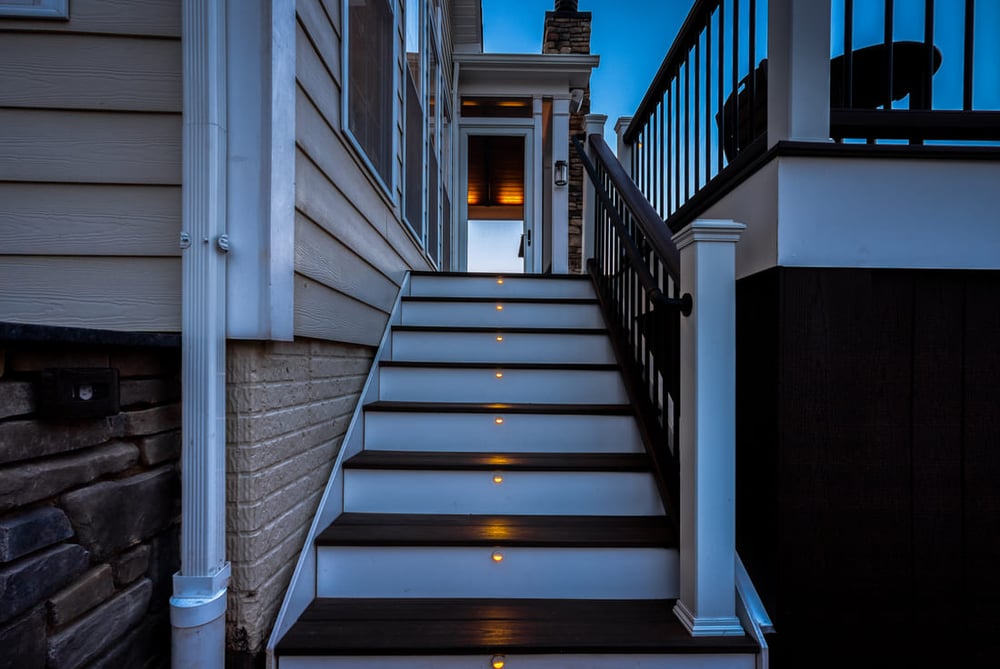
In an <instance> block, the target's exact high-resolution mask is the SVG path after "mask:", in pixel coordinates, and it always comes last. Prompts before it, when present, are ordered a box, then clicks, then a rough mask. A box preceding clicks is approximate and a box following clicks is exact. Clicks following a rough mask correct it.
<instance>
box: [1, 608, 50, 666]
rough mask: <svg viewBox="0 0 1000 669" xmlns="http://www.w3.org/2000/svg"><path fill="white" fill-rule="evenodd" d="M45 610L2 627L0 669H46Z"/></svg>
mask: <svg viewBox="0 0 1000 669" xmlns="http://www.w3.org/2000/svg"><path fill="white" fill-rule="evenodd" d="M44 667H45V608H44V607H41V606H39V607H37V608H35V609H32V610H31V612H30V613H28V614H27V615H25V616H22V617H21V618H18V619H17V620H15V621H14V622H12V623H10V624H9V625H7V626H6V627H0V669H44Z"/></svg>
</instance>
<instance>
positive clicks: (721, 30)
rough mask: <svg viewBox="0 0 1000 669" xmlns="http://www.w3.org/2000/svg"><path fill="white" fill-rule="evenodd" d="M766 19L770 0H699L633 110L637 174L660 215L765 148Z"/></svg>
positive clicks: (630, 134) (630, 132)
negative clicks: (644, 93) (762, 109)
mask: <svg viewBox="0 0 1000 669" xmlns="http://www.w3.org/2000/svg"><path fill="white" fill-rule="evenodd" d="M766 19H767V2H766V0H760V1H759V2H758V1H757V0H702V1H700V2H696V3H695V5H694V8H693V9H692V10H691V12H690V13H689V14H688V17H687V19H686V20H685V22H684V25H683V26H682V27H681V30H680V32H679V33H678V35H677V38H676V39H675V40H674V43H673V45H672V46H671V47H670V50H669V52H668V53H667V56H666V58H665V59H664V60H663V63H662V64H661V65H660V69H659V71H658V72H657V73H656V77H655V78H654V79H653V82H652V83H651V84H650V86H649V89H648V90H647V91H646V95H645V96H644V97H643V100H642V103H641V104H640V105H639V109H638V110H637V111H636V113H635V114H634V115H633V117H632V121H631V123H630V124H629V126H628V129H627V130H626V131H625V136H624V139H625V142H626V144H628V145H629V146H630V149H631V163H630V169H631V172H632V177H633V179H634V180H635V182H636V184H638V186H639V187H640V189H641V190H642V192H643V193H644V194H645V196H646V198H647V199H648V200H649V202H650V203H651V204H652V205H653V207H654V209H655V210H656V211H657V213H658V214H659V216H660V219H661V220H665V219H669V218H670V217H671V216H673V215H674V214H675V213H676V212H677V211H678V210H680V209H681V208H682V207H683V206H684V205H685V204H686V203H687V202H688V201H689V200H690V199H691V198H692V197H693V196H694V195H695V194H696V193H697V192H698V191H700V190H701V189H702V188H704V187H705V186H706V185H707V184H708V183H710V182H711V181H713V180H714V179H715V178H716V177H718V176H719V175H720V174H721V173H723V172H725V171H727V169H729V168H731V167H733V166H734V164H735V163H739V162H744V161H746V160H748V159H749V158H751V157H752V156H755V155H760V154H761V153H763V151H764V149H765V148H766V137H765V135H766V131H767V116H766V114H765V113H761V105H760V104H759V102H760V99H761V98H763V97H764V96H763V94H764V93H765V90H766V89H765V86H766V78H765V79H762V78H761V77H762V75H766V71H764V70H761V68H759V67H757V64H758V63H759V62H760V61H761V60H763V59H765V58H766V56H767V35H766V25H767V20H766ZM764 99H766V98H764Z"/></svg>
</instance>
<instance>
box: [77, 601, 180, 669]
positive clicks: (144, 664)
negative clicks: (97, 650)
mask: <svg viewBox="0 0 1000 669" xmlns="http://www.w3.org/2000/svg"><path fill="white" fill-rule="evenodd" d="M168 666H170V617H169V616H168V615H167V614H166V613H163V614H162V615H158V616H147V617H146V619H145V620H143V621H142V622H141V623H139V626H138V627H136V628H135V629H134V630H132V631H131V632H129V633H128V634H126V635H125V636H124V637H122V638H121V639H120V640H119V641H117V642H115V643H114V644H112V646H111V650H109V651H108V652H106V653H105V654H104V655H102V656H101V657H99V658H97V659H96V660H94V661H93V662H92V663H90V664H89V665H87V669H122V668H123V667H128V669H159V668H160V667H168Z"/></svg>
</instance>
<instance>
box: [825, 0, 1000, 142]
mask: <svg viewBox="0 0 1000 669" xmlns="http://www.w3.org/2000/svg"><path fill="white" fill-rule="evenodd" d="M977 4H979V5H980V6H981V7H980V12H979V13H978V16H981V17H982V18H981V20H980V24H981V25H980V26H979V28H980V29H979V31H978V33H979V36H980V39H979V40H978V41H977V39H976V36H977V11H976V9H977ZM832 11H833V16H832V17H831V40H832V43H833V48H834V51H835V53H839V55H836V56H835V57H834V58H833V59H832V60H831V62H830V108H831V109H830V133H831V137H833V139H835V140H836V141H838V142H839V141H843V140H845V139H848V140H851V139H854V140H863V141H865V142H867V143H876V142H878V141H879V140H908V141H909V142H910V143H913V144H921V143H923V142H924V141H925V140H931V141H933V140H936V143H957V142H970V141H977V140H978V141H983V142H990V141H996V140H1000V86H997V78H996V70H995V63H996V61H997V58H998V53H997V50H996V48H995V38H994V34H995V33H996V31H997V30H998V29H1000V10H997V8H996V7H995V3H984V2H982V1H980V2H979V3H977V2H976V0H946V1H945V2H935V0H899V1H896V0H879V1H874V0H869V1H867V2H861V1H860V0H859V1H858V2H855V0H838V1H837V2H834V3H833V5H832ZM986 24H992V25H990V26H988V29H987V30H984V29H983V28H987V25H986ZM983 37H987V38H988V39H983Z"/></svg>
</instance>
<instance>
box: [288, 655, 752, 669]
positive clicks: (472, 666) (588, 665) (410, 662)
mask: <svg viewBox="0 0 1000 669" xmlns="http://www.w3.org/2000/svg"><path fill="white" fill-rule="evenodd" d="M493 657H494V656H493V654H489V655H405V656H402V655H397V656H391V655H389V656H381V657H379V656H368V655H365V656H343V657H282V658H280V660H279V663H278V669H485V668H486V667H490V666H492V665H491V664H490V663H491V661H492V659H493ZM504 659H505V660H506V666H507V668H508V669H755V668H756V666H757V665H756V656H755V655H752V654H748V653H719V654H701V653H698V654H692V653H678V654H676V655H655V654H594V655H574V654H567V653H558V654H552V655H520V654H516V653H505V654H504Z"/></svg>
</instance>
